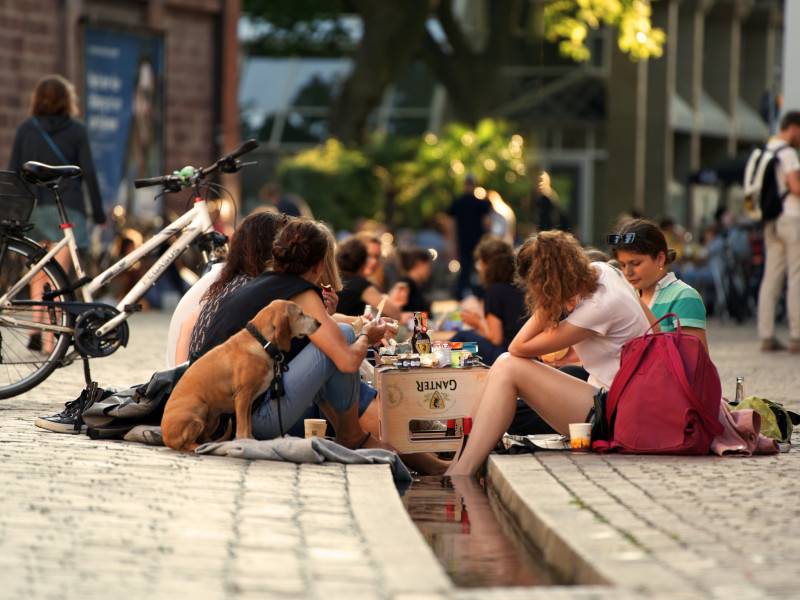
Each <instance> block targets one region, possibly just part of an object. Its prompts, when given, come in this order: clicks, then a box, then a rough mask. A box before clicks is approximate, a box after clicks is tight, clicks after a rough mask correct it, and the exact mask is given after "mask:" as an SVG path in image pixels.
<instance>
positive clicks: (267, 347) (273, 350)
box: [245, 323, 284, 363]
mask: <svg viewBox="0 0 800 600" xmlns="http://www.w3.org/2000/svg"><path fill="white" fill-rule="evenodd" d="M245 329H247V331H249V332H250V335H252V336H253V337H254V338H256V341H258V343H259V344H261V345H262V346H263V348H264V352H266V353H267V354H269V355H270V357H272V360H274V361H275V362H277V363H282V362H283V360H284V356H283V352H281V351H280V350H279V349H278V348H277V347H276V346H275V344H273V343H272V342H270V341H268V340H267V338H265V337H264V336H263V335H261V332H260V331H259V330H258V329H256V328H255V326H254V325H253V324H252V323H248V324H247V325H245Z"/></svg>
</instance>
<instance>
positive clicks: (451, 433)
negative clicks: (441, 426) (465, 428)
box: [444, 419, 456, 437]
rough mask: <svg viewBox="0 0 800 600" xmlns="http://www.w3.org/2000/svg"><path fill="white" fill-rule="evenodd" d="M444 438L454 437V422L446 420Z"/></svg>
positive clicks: (453, 420)
mask: <svg viewBox="0 0 800 600" xmlns="http://www.w3.org/2000/svg"><path fill="white" fill-rule="evenodd" d="M444 435H445V436H446V437H456V420H455V419H447V430H446V431H445V434H444Z"/></svg>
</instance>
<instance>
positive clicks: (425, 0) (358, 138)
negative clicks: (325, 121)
mask: <svg viewBox="0 0 800 600" xmlns="http://www.w3.org/2000/svg"><path fill="white" fill-rule="evenodd" d="M353 4H354V5H355V6H356V8H357V10H358V12H359V14H360V15H361V18H362V20H363V27H364V34H363V36H362V38H361V42H360V43H359V47H358V50H357V51H356V54H355V57H354V60H355V64H354V66H353V72H352V73H351V74H350V76H349V77H348V78H347V80H346V81H345V83H344V85H343V87H342V91H341V93H340V94H339V97H338V98H336V100H335V101H334V104H333V107H332V111H331V124H330V132H331V135H332V136H334V137H336V138H338V139H339V141H341V142H342V143H344V144H348V143H350V142H356V143H362V142H364V140H365V139H366V132H367V117H368V116H369V114H370V113H371V112H372V111H373V110H374V109H375V108H377V107H378V105H379V104H380V102H381V98H382V97H383V93H384V90H385V89H386V86H387V85H389V84H390V83H391V82H392V81H394V80H395V79H396V77H397V75H398V73H399V71H400V69H401V68H402V67H403V65H405V64H406V63H407V62H408V61H409V60H410V59H411V57H412V56H413V55H414V54H415V53H416V52H417V50H418V49H419V46H420V43H421V41H422V36H423V34H424V32H425V20H426V19H427V17H428V12H429V0H378V1H376V0H356V1H354V2H353Z"/></svg>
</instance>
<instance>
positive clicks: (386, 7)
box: [243, 0, 665, 143]
mask: <svg viewBox="0 0 800 600" xmlns="http://www.w3.org/2000/svg"><path fill="white" fill-rule="evenodd" d="M455 7H456V0H293V1H292V2H288V3H286V2H281V3H278V2H275V1H274V0H243V9H244V12H245V14H247V15H249V16H250V17H251V18H255V19H256V20H257V21H258V22H259V23H260V24H261V25H262V26H263V31H264V34H263V35H262V36H261V38H260V39H259V40H257V41H256V42H254V43H253V44H251V45H250V51H251V52H258V53H266V54H270V55H273V56H274V55H285V54H287V53H301V54H302V53H303V52H302V46H303V43H304V40H305V42H306V44H307V50H306V52H305V55H315V56H318V55H321V54H325V53H328V54H336V53H337V51H338V53H339V54H341V53H342V51H344V52H348V53H350V52H351V53H352V54H353V58H354V67H353V71H352V73H351V75H350V76H349V77H348V79H347V80H346V81H345V83H344V85H343V87H342V90H341V92H340V94H339V96H338V97H337V98H336V99H335V100H334V103H333V107H332V119H331V129H330V130H331V133H332V134H333V135H334V136H336V137H337V138H338V139H340V140H341V141H343V142H345V143H349V142H353V141H355V142H358V143H362V142H364V141H365V140H366V131H367V127H366V122H367V116H368V115H369V114H370V113H371V112H372V111H373V110H374V109H375V108H376V107H377V106H378V105H379V103H380V100H381V98H382V95H383V93H384V91H385V89H386V87H387V86H388V85H389V84H390V83H391V82H392V81H394V79H395V78H396V77H397V75H398V73H399V72H400V69H401V68H402V67H403V66H404V65H405V64H407V63H408V62H410V61H411V60H413V59H415V58H417V57H421V58H423V60H425V61H426V62H427V63H428V65H429V67H430V68H431V70H432V71H433V72H434V73H435V74H436V76H437V78H438V79H439V81H440V82H441V83H442V85H444V87H445V88H446V89H447V91H448V96H449V98H450V100H451V102H452V106H453V110H454V114H455V117H456V119H459V120H463V121H466V122H469V123H477V121H478V120H479V119H481V118H482V117H485V116H487V115H489V114H491V111H492V109H493V108H495V107H497V106H498V105H499V103H500V102H502V101H503V99H504V98H505V96H506V95H507V91H508V90H506V89H505V86H506V85H507V81H508V79H507V78H504V77H503V76H502V71H501V66H503V65H504V64H507V61H508V58H509V56H511V54H512V52H514V51H515V48H518V47H519V46H520V44H522V45H525V44H528V43H529V42H530V41H531V40H536V39H540V38H543V37H544V38H546V39H547V40H549V41H550V42H553V43H555V42H558V47H559V50H560V52H561V53H562V54H563V55H564V56H567V57H569V58H571V59H573V60H576V61H582V60H587V59H588V58H589V57H590V51H589V49H588V47H587V46H586V39H587V34H588V31H589V30H590V29H597V28H598V27H600V26H601V25H602V24H606V25H608V26H611V27H613V28H615V29H616V31H617V43H618V45H619V47H620V49H621V50H622V51H623V52H626V53H627V54H628V55H629V56H630V57H631V58H632V59H634V60H639V59H646V58H649V57H657V56H660V55H661V52H662V49H663V44H664V40H665V36H664V32H663V31H661V30H660V29H653V28H652V27H651V23H650V2H649V0H550V1H548V2H544V4H543V10H544V13H543V18H542V13H541V12H540V11H541V9H542V3H537V2H520V1H518V0H491V1H490V2H486V4H485V15H484V18H485V19H486V21H487V22H486V27H485V28H484V29H485V31H486V39H485V40H476V39H475V36H474V32H473V31H470V30H469V29H468V28H467V27H466V26H465V24H464V23H463V22H462V21H461V20H459V19H458V18H457V17H456V13H455ZM346 15H350V16H353V15H357V16H358V17H359V19H360V23H361V28H362V35H361V37H360V40H359V41H358V43H357V44H356V43H355V42H354V40H353V39H352V38H351V37H349V35H348V28H347V26H346V25H345V16H346ZM434 24H435V25H436V27H433V26H432V25H434ZM434 30H435V31H436V32H437V33H434ZM337 44H338V45H339V48H338V50H337V48H336V46H337Z"/></svg>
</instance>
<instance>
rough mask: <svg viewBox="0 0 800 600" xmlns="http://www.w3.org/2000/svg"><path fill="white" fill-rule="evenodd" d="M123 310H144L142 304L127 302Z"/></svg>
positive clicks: (129, 311) (128, 311) (132, 311)
mask: <svg viewBox="0 0 800 600" xmlns="http://www.w3.org/2000/svg"><path fill="white" fill-rule="evenodd" d="M122 310H123V312H126V313H135V312H142V305H141V304H126V305H125V307H124V308H123V309H122Z"/></svg>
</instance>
